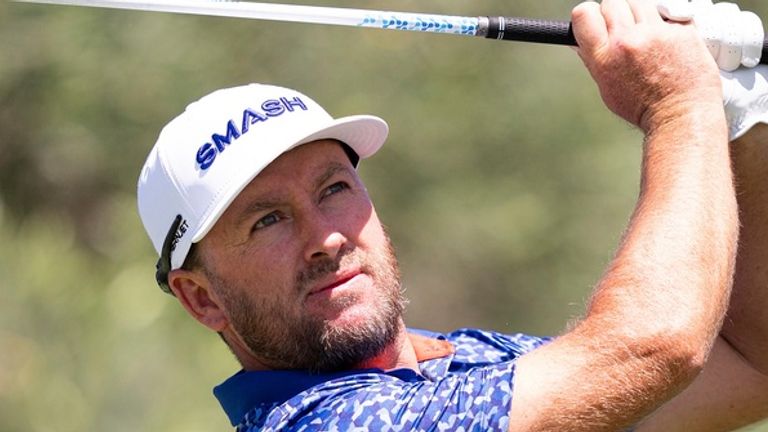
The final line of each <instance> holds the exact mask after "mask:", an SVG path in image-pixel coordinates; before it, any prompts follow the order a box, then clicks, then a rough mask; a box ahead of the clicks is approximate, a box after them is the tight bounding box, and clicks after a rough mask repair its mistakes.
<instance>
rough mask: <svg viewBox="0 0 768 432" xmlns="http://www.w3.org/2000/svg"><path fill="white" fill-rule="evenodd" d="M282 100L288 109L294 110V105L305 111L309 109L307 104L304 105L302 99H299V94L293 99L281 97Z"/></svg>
mask: <svg viewBox="0 0 768 432" xmlns="http://www.w3.org/2000/svg"><path fill="white" fill-rule="evenodd" d="M280 101H281V102H282V103H283V105H285V108H286V109H287V110H288V111H291V112H293V108H294V107H299V108H301V109H303V110H304V111H306V110H307V106H306V105H304V102H302V100H301V99H299V98H298V97H297V96H294V97H293V99H291V100H288V98H284V97H281V98H280Z"/></svg>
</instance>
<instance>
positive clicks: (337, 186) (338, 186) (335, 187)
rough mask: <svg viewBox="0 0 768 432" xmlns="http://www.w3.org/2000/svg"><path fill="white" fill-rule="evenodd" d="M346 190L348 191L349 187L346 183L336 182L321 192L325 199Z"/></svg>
mask: <svg viewBox="0 0 768 432" xmlns="http://www.w3.org/2000/svg"><path fill="white" fill-rule="evenodd" d="M346 189H349V185H348V184H347V183H346V182H336V183H334V184H332V185H330V186H328V187H327V188H326V189H325V190H324V191H323V198H325V197H327V196H330V195H333V194H336V193H339V192H341V191H343V190H346Z"/></svg>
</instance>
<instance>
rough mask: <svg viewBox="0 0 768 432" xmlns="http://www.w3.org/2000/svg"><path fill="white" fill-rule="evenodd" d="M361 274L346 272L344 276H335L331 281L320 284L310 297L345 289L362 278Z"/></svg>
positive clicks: (358, 272)
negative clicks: (341, 288) (352, 281)
mask: <svg viewBox="0 0 768 432" xmlns="http://www.w3.org/2000/svg"><path fill="white" fill-rule="evenodd" d="M361 274H362V273H361V272H360V271H359V270H356V271H354V272H345V273H344V274H339V275H333V277H332V279H331V280H330V281H321V283H319V284H318V285H317V287H316V288H314V289H312V290H311V291H310V292H309V294H308V296H313V295H316V294H320V293H324V292H328V291H332V290H334V289H336V288H340V287H343V286H345V285H347V283H348V282H350V281H351V280H353V279H355V278H356V277H358V276H360V275H361Z"/></svg>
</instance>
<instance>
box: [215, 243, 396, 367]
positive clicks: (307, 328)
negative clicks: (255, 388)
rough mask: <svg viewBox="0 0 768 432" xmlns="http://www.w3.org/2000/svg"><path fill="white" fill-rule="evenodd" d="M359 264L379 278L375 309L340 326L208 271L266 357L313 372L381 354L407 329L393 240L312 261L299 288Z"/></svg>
mask: <svg viewBox="0 0 768 432" xmlns="http://www.w3.org/2000/svg"><path fill="white" fill-rule="evenodd" d="M351 265H356V266H359V267H360V269H361V271H362V272H363V273H364V274H366V275H369V276H370V277H371V278H372V280H373V286H374V287H375V289H376V290H377V292H376V299H375V302H374V304H373V305H372V311H371V314H370V315H369V316H368V317H366V320H365V321H363V322H362V323H359V324H355V325H340V326H334V325H332V323H331V322H329V321H328V320H326V319H323V318H322V317H317V316H311V315H302V316H289V314H288V313H287V307H286V306H285V304H281V303H280V302H279V301H274V300H275V299H274V297H270V298H268V300H267V301H262V302H257V301H255V300H254V299H253V298H252V297H249V296H248V295H247V292H248V289H247V287H244V286H236V285H234V284H233V283H231V282H227V281H224V280H223V279H222V278H220V277H219V276H218V275H216V274H211V272H210V271H206V273H208V277H209V279H210V281H211V283H212V284H213V286H214V290H215V291H216V292H217V294H219V296H220V298H221V300H222V302H223V303H224V307H225V308H226V309H227V310H228V311H229V319H230V323H231V325H232V327H233V329H234V330H235V331H236V332H237V333H238V334H239V335H240V337H241V339H242V341H243V343H244V344H245V345H246V346H247V347H248V349H249V350H250V351H251V353H252V354H253V355H254V356H256V357H257V358H258V359H259V360H260V361H261V362H262V363H264V364H265V365H266V366H268V367H270V368H272V369H303V370H308V371H310V372H313V373H318V372H333V371H339V370H346V369H351V368H354V367H355V366H356V365H358V364H361V363H363V362H364V361H366V360H369V359H372V358H374V357H376V356H377V355H379V354H381V353H382V352H383V351H384V350H385V349H386V348H387V347H389V346H390V345H392V344H393V343H394V342H395V341H396V340H397V337H398V335H399V333H400V331H401V330H402V326H403V325H402V315H403V312H404V311H405V305H406V304H407V300H406V299H405V297H404V295H403V290H402V286H401V283H400V270H399V266H398V263H397V258H396V257H395V253H394V249H393V248H392V244H391V241H390V239H389V237H388V236H386V235H385V245H384V247H382V248H380V249H379V250H375V251H372V252H370V253H365V252H363V251H361V250H359V249H358V248H355V249H352V250H347V251H341V252H340V253H339V255H338V256H337V257H336V259H331V258H328V259H327V260H320V261H317V262H314V263H312V264H311V265H310V266H309V267H308V268H307V269H305V270H303V271H301V272H300V273H299V274H298V275H297V277H296V281H295V285H296V287H295V289H296V292H297V293H300V294H303V293H306V292H307V287H308V286H309V285H310V284H311V283H312V282H314V281H317V280H319V279H321V278H323V277H324V276H327V275H328V274H331V273H335V272H336V271H337V270H339V269H340V268H346V267H349V266H351ZM357 301H358V296H357V295H354V294H353V295H350V296H347V297H344V298H342V299H339V301H338V302H335V303H334V307H338V308H346V307H348V306H351V305H353V304H355V303H356V302H357Z"/></svg>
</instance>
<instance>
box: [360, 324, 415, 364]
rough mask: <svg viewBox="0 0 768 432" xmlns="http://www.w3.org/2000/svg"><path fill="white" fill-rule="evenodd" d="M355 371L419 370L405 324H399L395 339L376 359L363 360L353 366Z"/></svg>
mask: <svg viewBox="0 0 768 432" xmlns="http://www.w3.org/2000/svg"><path fill="white" fill-rule="evenodd" d="M355 369H382V370H392V369H413V370H415V371H418V370H419V362H418V360H417V359H416V352H415V350H414V348H413V344H412V343H411V340H410V338H409V337H408V331H407V330H406V328H405V324H404V323H403V322H402V321H401V322H400V329H399V330H398V333H397V337H396V338H395V340H394V341H393V342H392V343H391V344H389V346H388V347H386V348H384V351H382V352H381V353H380V354H379V355H377V356H376V357H373V358H370V359H368V360H365V361H363V362H361V363H359V364H357V365H356V366H355Z"/></svg>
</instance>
